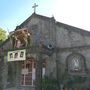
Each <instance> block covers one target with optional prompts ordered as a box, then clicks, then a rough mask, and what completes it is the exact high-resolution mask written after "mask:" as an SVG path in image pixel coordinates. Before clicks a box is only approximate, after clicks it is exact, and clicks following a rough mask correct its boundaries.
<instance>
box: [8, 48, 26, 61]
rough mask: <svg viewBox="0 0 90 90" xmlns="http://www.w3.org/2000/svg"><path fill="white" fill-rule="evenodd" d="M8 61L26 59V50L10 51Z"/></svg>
mask: <svg viewBox="0 0 90 90" xmlns="http://www.w3.org/2000/svg"><path fill="white" fill-rule="evenodd" d="M7 59H8V61H21V60H26V50H25V49H23V50H15V51H9V52H8V55H7Z"/></svg>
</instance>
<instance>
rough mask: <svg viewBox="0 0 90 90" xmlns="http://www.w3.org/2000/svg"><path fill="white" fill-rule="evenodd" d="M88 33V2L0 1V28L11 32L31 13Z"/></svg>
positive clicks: (89, 19)
mask: <svg viewBox="0 0 90 90" xmlns="http://www.w3.org/2000/svg"><path fill="white" fill-rule="evenodd" d="M34 3H37V4H38V7H37V10H36V12H37V14H40V15H44V16H48V17H52V16H54V17H55V19H56V20H57V21H59V22H62V23H65V24H69V25H72V26H75V27H78V28H82V29H85V30H88V31H90V0H0V27H1V28H3V29H5V30H6V31H7V30H9V31H13V30H14V29H15V27H16V26H17V25H20V24H21V23H22V22H23V21H25V20H26V19H27V18H28V17H29V16H30V15H32V13H33V9H32V6H33V4H34Z"/></svg>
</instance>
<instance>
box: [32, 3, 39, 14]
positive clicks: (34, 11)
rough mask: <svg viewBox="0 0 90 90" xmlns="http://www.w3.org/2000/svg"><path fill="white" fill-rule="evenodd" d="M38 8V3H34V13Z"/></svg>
mask: <svg viewBox="0 0 90 90" xmlns="http://www.w3.org/2000/svg"><path fill="white" fill-rule="evenodd" d="M36 7H38V5H36V3H34V6H32V8H34V13H35V12H36Z"/></svg>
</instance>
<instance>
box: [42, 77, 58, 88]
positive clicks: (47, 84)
mask: <svg viewBox="0 0 90 90" xmlns="http://www.w3.org/2000/svg"><path fill="white" fill-rule="evenodd" d="M56 88H57V80H56V79H54V78H52V77H45V78H43V79H42V90H57V89H56Z"/></svg>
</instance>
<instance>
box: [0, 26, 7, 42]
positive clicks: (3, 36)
mask: <svg viewBox="0 0 90 90" xmlns="http://www.w3.org/2000/svg"><path fill="white" fill-rule="evenodd" d="M6 37H7V36H6V31H5V30H3V29H2V28H0V43H1V42H3V41H5V40H6Z"/></svg>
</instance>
